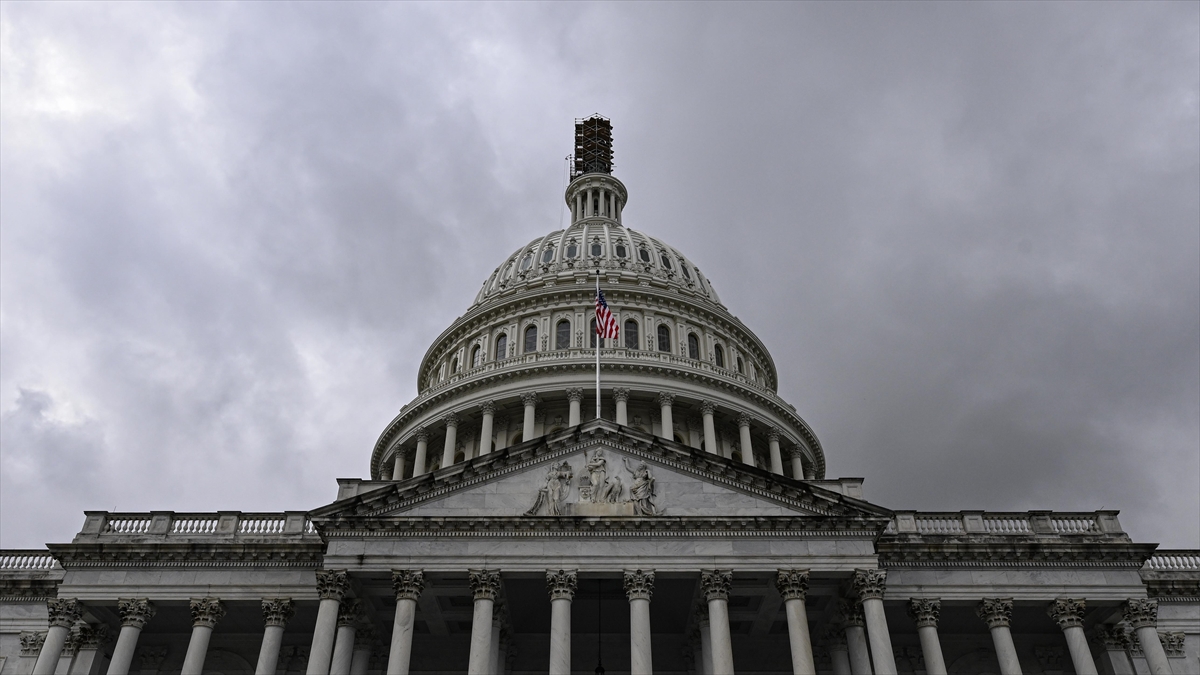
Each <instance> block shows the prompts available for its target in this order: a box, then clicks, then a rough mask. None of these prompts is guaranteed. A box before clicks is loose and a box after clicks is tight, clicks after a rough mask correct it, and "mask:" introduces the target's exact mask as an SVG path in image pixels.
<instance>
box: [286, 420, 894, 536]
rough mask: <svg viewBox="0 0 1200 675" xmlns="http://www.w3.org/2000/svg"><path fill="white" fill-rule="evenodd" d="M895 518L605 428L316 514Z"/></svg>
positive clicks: (599, 423) (327, 520) (520, 448)
mask: <svg viewBox="0 0 1200 675" xmlns="http://www.w3.org/2000/svg"><path fill="white" fill-rule="evenodd" d="M890 513H891V512H890V511H888V510H887V509H884V508H881V507H878V506H875V505H873V504H869V503H867V502H863V501H861V500H856V499H851V498H849V497H846V496H844V495H841V494H839V493H836V492H832V491H829V490H826V489H823V488H820V487H817V486H814V485H811V484H809V483H806V482H803V481H795V480H791V479H788V478H782V477H780V476H776V475H773V474H770V473H768V472H766V471H763V470H761V469H756V468H753V467H748V466H746V465H744V464H741V463H740V462H736V461H733V460H729V459H726V458H724V457H721V456H717V455H713V454H709V453H706V452H703V451H700V450H696V449H693V448H690V447H687V446H683V445H680V444H678V443H674V442H672V441H664V440H663V439H659V438H656V437H653V436H650V435H647V434H644V433H642V432H639V431H637V430H631V429H628V428H627V427H618V426H617V425H615V424H612V423H611V422H607V421H604V420H596V421H592V422H589V423H587V424H584V425H582V426H580V427H576V428H573V429H568V430H565V431H562V432H559V433H557V434H553V435H551V436H548V437H543V438H540V439H533V440H530V441H527V442H525V443H521V444H518V445H516V446H513V447H511V448H508V449H506V450H502V451H498V452H494V453H491V454H489V455H485V456H483V457H478V458H475V459H472V460H469V461H467V462H461V463H459V464H456V465H454V466H451V467H447V468H445V469H440V470H438V471H435V472H433V473H431V474H426V475H424V476H419V477H417V478H413V479H409V480H405V481H400V482H397V483H393V484H389V485H386V486H384V487H381V488H378V489H374V490H371V491H369V492H366V493H364V494H359V495H356V496H354V497H351V498H348V499H343V500H340V501H338V502H334V503H333V504H330V505H328V506H325V507H322V508H320V509H317V510H315V511H313V512H312V513H311V514H310V515H311V517H312V518H313V519H314V521H316V522H317V523H318V525H321V524H330V525H331V524H333V523H334V522H337V521H345V520H347V519H349V520H356V519H362V518H368V519H375V518H389V519H394V518H412V519H443V518H458V517H462V518H467V519H479V518H502V519H512V518H526V517H559V518H579V517H583V518H662V517H668V518H684V519H694V518H701V519H712V518H735V519H746V518H752V519H755V518H772V517H788V518H795V517H804V516H807V517H815V518H822V517H826V518H827V517H834V518H837V519H838V520H844V519H847V518H849V519H864V518H865V519H871V520H878V519H885V518H889V517H890Z"/></svg>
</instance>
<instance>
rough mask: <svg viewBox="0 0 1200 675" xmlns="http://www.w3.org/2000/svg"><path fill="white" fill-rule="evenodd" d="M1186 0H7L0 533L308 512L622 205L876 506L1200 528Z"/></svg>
mask: <svg viewBox="0 0 1200 675" xmlns="http://www.w3.org/2000/svg"><path fill="white" fill-rule="evenodd" d="M1198 64H1200V6H1198V5H1197V4H1195V3H1163V4H1153V3H1136V4H1133V3H1130V4H1117V3H1106V4H1065V3H1063V4H1049V3H1045V4H1032V3H1019V4H1018V3H1008V4H982V3H971V4H945V3H936V4H898V3H892V4H866V3H846V4H841V3H839V4H818V3H800V4H788V5H785V4H761V5H758V4H746V3H738V4H703V5H679V4H654V5H649V4H648V5H633V6H630V5H624V4H576V3H572V4H569V5H568V4H557V5H549V4H531V5H525V4H521V5H501V4H478V5H465V4H452V5H440V4H439V5H434V4H424V5H422V4H398V3H397V4H382V3H379V4H360V5H345V4H312V3H305V4H279V3H257V4H248V3H247V4H236V5H214V4H178V5H175V4H154V5H146V4H100V3H88V4H66V3H18V2H6V3H3V4H0V89H2V92H0V93H2V95H0V319H2V321H0V431H2V439H0V545H3V546H5V547H24V546H40V545H41V544H42V543H44V542H47V541H66V540H69V539H70V538H71V536H73V534H74V532H76V531H77V529H78V527H79V525H80V524H81V523H82V518H83V515H82V511H83V510H84V509H120V510H149V509H173V510H178V511H188V510H202V511H212V510H216V509H241V510H246V511H251V510H282V509H307V508H314V507H316V506H318V505H320V504H323V503H327V502H328V501H331V500H332V498H333V497H334V495H335V485H334V482H333V479H334V478H335V477H339V476H362V475H365V474H366V473H367V470H368V465H367V462H368V459H369V454H370V450H371V447H372V445H373V443H374V441H375V438H376V437H377V435H378V433H379V432H380V431H381V430H382V428H383V426H384V425H385V424H386V423H387V421H388V420H390V419H391V417H392V416H393V415H394V414H395V411H396V410H397V409H398V408H399V407H400V405H402V404H403V403H405V402H407V401H408V400H409V399H411V398H412V397H413V396H414V395H415V386H414V384H415V383H414V379H415V374H416V368H417V363H418V360H419V359H420V357H421V356H422V355H423V353H424V350H425V348H426V347H427V346H428V345H429V344H430V343H431V342H432V341H433V339H434V338H435V337H436V336H437V334H438V333H439V332H440V331H441V330H442V329H443V328H444V327H445V326H447V325H449V323H450V322H451V321H452V320H453V319H454V317H455V316H456V315H458V314H460V313H461V312H462V311H464V310H465V309H466V307H467V306H468V305H469V303H470V302H471V300H472V298H473V297H474V294H475V292H476V291H477V290H478V287H479V284H480V283H482V281H483V280H484V279H485V277H486V276H487V275H488V273H489V272H491V270H492V269H494V268H495V266H496V265H497V264H498V263H499V262H500V261H501V257H502V256H503V255H505V254H506V253H507V252H509V251H511V250H513V249H515V248H516V247H517V246H519V245H520V244H522V243H524V242H526V241H529V240H530V239H532V238H533V237H535V236H538V235H539V234H543V233H545V232H548V231H550V230H552V229H556V228H558V227H560V226H561V223H562V219H563V206H562V189H563V187H564V180H565V165H564V163H563V157H564V156H565V155H566V154H568V153H569V152H570V150H571V133H572V122H573V119H574V118H575V117H581V116H585V115H588V114H590V113H593V112H600V113H603V114H605V115H607V116H609V117H611V118H612V119H613V122H614V128H615V137H616V165H617V168H616V173H617V175H618V176H619V177H620V178H621V179H622V180H623V181H624V182H625V183H626V185H627V186H628V187H629V190H630V200H629V206H628V208H627V210H626V212H625V217H626V218H627V221H628V222H629V224H630V225H631V226H633V227H635V228H637V229H639V230H641V231H644V232H647V233H649V234H652V235H655V236H659V237H661V238H663V239H665V240H666V241H669V242H671V243H673V244H674V245H676V246H678V247H679V248H680V249H681V250H682V251H684V252H685V253H686V254H687V255H688V256H689V257H690V258H692V259H693V260H695V261H696V262H697V263H698V264H699V265H700V268H701V270H702V271H703V272H704V273H705V274H706V275H707V276H708V277H710V278H711V279H712V281H713V283H714V284H715V285H716V287H717V289H718V291H719V292H720V294H721V296H722V299H723V300H724V301H725V302H726V304H727V305H728V306H729V307H730V309H731V310H732V311H733V312H734V313H735V314H736V315H738V316H739V317H740V318H741V319H742V320H743V321H744V322H745V323H746V324H747V325H749V326H750V327H751V328H752V329H753V330H755V331H756V332H757V333H758V334H759V336H760V337H761V338H762V339H763V340H764V342H765V343H766V344H767V346H768V348H770V349H771V351H772V353H773V355H774V357H775V359H776V365H777V367H778V369H779V373H780V384H781V390H780V391H781V394H783V395H784V397H785V398H787V399H788V400H789V401H790V402H792V403H794V404H795V405H796V407H797V408H798V410H799V412H800V414H801V415H802V416H804V417H805V419H806V420H807V421H808V422H809V423H810V424H812V426H813V427H814V429H815V430H816V432H817V434H818V436H819V437H820V438H821V439H822V442H823V443H824V446H825V450H826V455H827V459H828V466H829V473H830V474H831V475H848V476H865V477H866V478H867V483H866V486H865V487H866V494H867V497H868V498H869V499H871V500H872V501H875V502H876V503H879V504H881V505H884V506H887V507H890V508H897V509H903V508H916V509H928V510H933V509H946V510H958V509H972V508H974V509H991V510H1025V509H1034V508H1046V509H1060V510H1094V509H1098V508H1102V507H1103V508H1119V509H1122V516H1121V518H1122V522H1123V524H1124V525H1125V527H1126V529H1127V530H1129V531H1130V532H1132V534H1133V536H1134V537H1135V539H1137V540H1140V541H1158V542H1162V543H1163V544H1164V545H1165V546H1174V547H1195V546H1200V497H1198V495H1200V188H1198V187H1197V186H1198V185H1200V131H1198V130H1200V65H1198Z"/></svg>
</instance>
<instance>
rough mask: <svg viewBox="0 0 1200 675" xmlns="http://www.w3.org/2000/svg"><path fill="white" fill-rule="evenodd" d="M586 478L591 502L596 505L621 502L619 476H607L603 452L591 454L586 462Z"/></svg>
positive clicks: (606, 465) (606, 463)
mask: <svg viewBox="0 0 1200 675" xmlns="http://www.w3.org/2000/svg"><path fill="white" fill-rule="evenodd" d="M587 470H588V478H589V479H590V480H591V483H592V501H593V502H595V503H597V504H615V503H617V502H619V501H621V493H622V492H623V490H622V485H621V478H620V477H619V476H612V477H611V478H610V477H609V476H608V460H607V459H605V457H604V451H603V450H596V451H595V452H593V453H592V457H591V459H589V460H588V462H587Z"/></svg>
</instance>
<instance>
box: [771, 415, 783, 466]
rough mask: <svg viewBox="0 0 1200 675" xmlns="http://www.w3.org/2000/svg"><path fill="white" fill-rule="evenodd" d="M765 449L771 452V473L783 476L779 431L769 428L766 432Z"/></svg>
mask: <svg viewBox="0 0 1200 675" xmlns="http://www.w3.org/2000/svg"><path fill="white" fill-rule="evenodd" d="M767 447H768V448H769V449H770V452H771V473H773V474H776V475H779V476H782V475H783V454H782V453H780V452H779V429H777V428H775V427H771V428H770V429H768V430H767Z"/></svg>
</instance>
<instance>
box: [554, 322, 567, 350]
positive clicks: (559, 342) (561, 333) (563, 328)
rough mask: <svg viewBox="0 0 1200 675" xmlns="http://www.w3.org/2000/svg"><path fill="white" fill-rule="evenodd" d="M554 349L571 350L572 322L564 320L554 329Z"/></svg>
mask: <svg viewBox="0 0 1200 675" xmlns="http://www.w3.org/2000/svg"><path fill="white" fill-rule="evenodd" d="M554 348H555V349H570V348H571V322H570V321H567V320H566V319H563V320H562V321H559V322H558V325H557V326H555V327H554Z"/></svg>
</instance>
